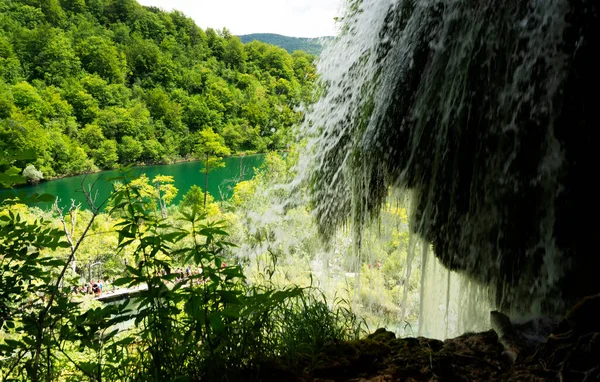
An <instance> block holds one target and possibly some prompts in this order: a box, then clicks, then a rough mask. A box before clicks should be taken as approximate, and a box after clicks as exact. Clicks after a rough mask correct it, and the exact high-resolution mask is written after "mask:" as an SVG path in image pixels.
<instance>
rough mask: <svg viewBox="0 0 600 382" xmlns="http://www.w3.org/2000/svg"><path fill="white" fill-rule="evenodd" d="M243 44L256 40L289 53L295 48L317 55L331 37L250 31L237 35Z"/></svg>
mask: <svg viewBox="0 0 600 382" xmlns="http://www.w3.org/2000/svg"><path fill="white" fill-rule="evenodd" d="M238 37H239V38H240V40H242V42H243V43H244V44H246V43H249V42H250V41H253V40H258V41H262V42H265V43H267V44H271V45H277V46H279V47H281V48H283V49H285V50H287V51H288V52H289V53H292V52H293V51H295V50H303V51H305V52H307V53H310V54H313V55H315V56H318V55H319V54H320V53H321V52H322V51H323V47H324V46H323V43H324V42H326V41H329V40H331V39H333V37H332V36H324V37H315V38H309V37H289V36H283V35H280V34H275V33H252V34H245V35H240V36H238Z"/></svg>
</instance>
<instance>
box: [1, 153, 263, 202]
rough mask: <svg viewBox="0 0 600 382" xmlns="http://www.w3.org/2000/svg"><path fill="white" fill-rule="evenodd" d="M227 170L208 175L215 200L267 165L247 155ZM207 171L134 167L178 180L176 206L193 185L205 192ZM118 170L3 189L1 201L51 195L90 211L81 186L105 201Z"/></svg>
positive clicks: (197, 166) (191, 166)
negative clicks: (15, 197)
mask: <svg viewBox="0 0 600 382" xmlns="http://www.w3.org/2000/svg"><path fill="white" fill-rule="evenodd" d="M224 161H225V167H222V168H218V169H216V170H213V171H211V172H210V173H209V175H208V192H209V193H210V194H211V195H212V196H213V197H214V198H215V200H225V199H228V198H230V197H231V195H232V193H233V187H234V186H235V185H236V184H237V183H238V182H240V181H242V180H248V179H251V178H252V177H253V176H254V169H255V168H258V167H260V165H262V163H263V162H264V155H245V156H236V157H229V158H225V159H224ZM203 168H204V165H203V164H202V163H201V162H183V163H175V164H168V165H157V166H143V167H134V168H133V169H132V175H134V176H140V175H142V174H146V175H147V176H148V178H149V179H150V180H152V179H153V178H154V177H155V176H156V175H170V176H172V177H173V178H174V179H175V187H177V189H178V190H179V191H178V193H177V197H176V198H175V200H173V202H172V204H177V203H179V201H180V200H181V199H182V198H183V195H185V194H186V192H188V190H189V189H190V188H191V187H192V186H193V185H198V186H200V187H201V188H202V189H204V181H205V178H204V174H203V173H200V170H201V169H203ZM121 175H122V174H121V173H120V172H119V171H102V172H98V173H94V174H88V175H78V176H73V177H68V178H62V179H56V180H50V181H48V182H43V183H40V184H38V185H34V186H25V187H19V188H17V189H14V190H0V200H3V199H6V198H7V197H10V196H14V195H19V196H21V197H24V196H31V195H33V194H35V193H37V194H51V195H54V196H58V198H59V199H60V205H62V206H66V205H68V204H70V200H71V199H74V200H76V201H78V202H81V204H82V208H87V203H86V201H85V196H84V194H83V192H82V185H83V187H85V189H86V190H87V189H88V187H89V186H90V185H92V184H94V182H96V183H95V185H94V192H93V193H94V194H95V193H96V192H97V199H96V200H97V201H103V200H105V199H106V198H107V197H108V196H109V195H110V193H111V191H112V190H113V186H112V182H111V181H109V180H108V179H110V178H115V177H118V176H121ZM37 206H38V207H41V208H44V209H46V208H48V207H50V204H45V203H40V204H38V205H37Z"/></svg>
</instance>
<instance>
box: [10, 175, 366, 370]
mask: <svg viewBox="0 0 600 382" xmlns="http://www.w3.org/2000/svg"><path fill="white" fill-rule="evenodd" d="M121 181H122V182H123V183H122V185H120V186H117V189H116V192H115V194H114V195H113V199H112V201H111V202H110V205H111V213H112V216H113V217H110V216H109V215H98V214H97V211H98V210H97V209H93V211H92V212H84V211H79V208H78V207H77V206H75V205H72V206H71V208H70V209H69V210H68V211H67V212H66V213H64V214H63V213H62V212H61V211H59V210H56V212H57V213H59V212H60V213H59V215H58V221H57V224H56V225H55V227H60V228H55V227H53V225H52V224H51V223H50V222H49V221H47V220H42V219H37V220H36V219H32V217H33V216H35V215H37V214H39V212H35V211H33V210H30V209H29V210H28V209H27V208H25V207H21V206H19V205H12V206H3V207H0V267H1V268H0V272H1V273H0V276H2V277H0V373H1V374H0V375H1V376H2V378H4V379H8V380H33V381H38V380H41V379H44V380H47V381H53V380H57V381H58V380H64V379H65V378H67V380H84V379H86V380H87V379H89V380H98V381H99V380H103V379H104V380H110V381H113V380H114V381H116V380H119V381H162V380H215V379H220V378H226V379H229V380H239V379H240V378H246V377H248V376H250V375H257V374H258V373H259V372H260V366H261V365H262V364H264V363H269V362H273V361H275V360H276V359H278V360H280V362H281V361H283V362H285V363H287V364H288V367H289V368H294V367H296V366H297V365H299V364H300V363H299V362H298V358H297V357H298V356H300V357H302V359H307V358H308V359H311V358H312V359H315V356H316V355H318V354H319V353H320V351H321V349H322V348H323V347H324V346H325V345H326V344H327V343H328V342H329V341H339V340H343V339H350V338H356V336H357V335H358V331H359V330H360V324H359V323H358V322H357V321H356V318H355V316H353V315H352V314H351V313H349V312H348V311H346V310H343V309H340V308H339V307H338V308H336V309H335V310H334V311H331V310H329V308H328V304H327V301H326V300H324V298H323V297H322V296H320V295H319V294H318V293H315V291H314V290H312V289H303V288H298V287H287V288H284V289H279V290H277V289H273V288H272V287H270V286H260V285H257V284H253V285H250V284H248V283H247V282H246V279H245V275H244V272H243V270H242V268H241V266H240V265H235V264H234V260H233V258H232V257H231V256H232V255H231V248H232V246H233V244H232V243H229V242H227V241H226V239H227V236H228V234H227V232H226V231H225V226H224V223H223V222H211V221H210V220H207V219H206V215H204V214H201V213H200V212H199V206H198V203H193V204H192V205H190V206H188V208H185V209H183V210H182V213H181V215H179V219H178V220H174V219H166V218H165V217H164V216H163V215H162V214H161V213H159V210H157V208H156V204H155V202H154V200H155V199H156V198H162V199H164V200H165V202H166V201H167V200H168V199H169V198H172V197H173V196H174V194H173V192H174V190H173V189H172V188H170V183H171V181H172V179H169V177H162V176H158V177H156V178H155V179H153V181H152V184H150V183H149V182H148V180H147V179H137V180H133V181H131V182H128V181H127V178H126V177H123V178H121ZM175 192H176V191H175ZM199 192H200V193H201V191H200V190H199ZM191 198H192V196H190V200H191ZM52 218H53V219H56V215H55V216H54V217H52ZM81 219H83V220H81ZM111 219H113V220H112V223H110V221H111ZM107 224H109V225H112V227H113V228H109V229H108V231H110V232H106V231H107V227H106V225H107ZM89 232H94V234H93V235H90V234H89ZM100 232H102V235H104V237H102V236H101V235H99V233H100ZM106 235H109V236H108V237H107V236H106ZM113 236H114V237H115V238H116V240H115V241H114V242H113V241H112V239H109V237H113ZM84 238H85V243H87V244H83V243H84V240H83V239H84ZM90 241H91V242H90ZM90 245H93V246H94V247H96V248H98V250H100V251H102V250H104V251H108V252H110V251H111V250H110V249H108V248H107V246H109V247H110V246H114V247H113V248H114V249H113V251H115V252H114V254H112V255H111V257H113V258H126V259H129V264H130V265H125V268H126V271H125V269H122V270H121V277H120V278H119V279H117V280H116V281H115V282H114V284H115V285H119V286H127V287H138V286H144V288H142V289H141V290H140V292H139V294H138V295H137V297H136V298H135V300H131V301H124V302H123V303H119V304H112V305H101V304H98V303H94V302H91V301H89V300H85V299H84V300H81V299H80V298H79V297H77V296H76V295H74V294H73V293H71V288H72V286H73V285H74V284H73V281H72V280H71V277H70V276H69V275H70V274H71V273H70V272H71V271H70V269H71V265H73V268H75V265H74V261H75V260H77V263H78V264H79V265H80V267H81V266H83V267H84V268H85V265H84V264H89V262H90V261H94V262H97V261H98V259H99V258H98V257H86V256H87V255H86V252H88V250H89V248H90V247H89V246H90ZM83 248H85V249H84V250H83V252H81V253H80V251H81V250H82V249H83ZM95 256H97V255H95ZM125 264H128V263H127V261H126V262H125ZM181 264H187V265H189V264H191V267H192V269H194V270H200V272H194V273H192V274H191V275H190V277H188V278H187V279H184V280H179V279H176V275H175V274H173V273H170V271H171V270H174V269H175V266H180V265H181ZM163 271H167V272H166V273H163ZM336 306H337V305H336ZM131 320H133V322H134V323H133V324H131ZM125 322H130V323H129V324H127V325H129V327H130V329H129V330H126V331H120V329H119V325H121V324H125Z"/></svg>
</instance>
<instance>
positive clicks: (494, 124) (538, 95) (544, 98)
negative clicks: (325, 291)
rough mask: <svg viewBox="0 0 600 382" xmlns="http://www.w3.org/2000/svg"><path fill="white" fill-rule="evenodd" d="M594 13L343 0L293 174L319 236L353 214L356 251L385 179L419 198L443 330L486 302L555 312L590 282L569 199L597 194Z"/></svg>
mask: <svg viewBox="0 0 600 382" xmlns="http://www.w3.org/2000/svg"><path fill="white" fill-rule="evenodd" d="M598 14H599V10H598V5H597V4H596V3H594V2H589V1H584V0H571V1H568V0H530V1H518V0H511V1H506V2H498V1H492V0H487V1H458V0H420V1H419V0H389V1H381V0H358V1H349V2H348V9H347V11H346V14H345V16H344V17H343V18H342V20H341V22H340V35H339V37H338V38H337V40H336V41H335V42H334V43H333V44H332V45H330V46H329V47H328V48H327V49H326V50H325V52H324V53H323V54H322V56H321V58H320V60H319V63H318V71H319V73H320V75H321V80H322V89H321V92H322V97H321V99H320V101H319V102H317V103H316V104H315V105H313V106H312V107H311V108H310V109H309V110H307V111H306V121H305V123H304V125H303V127H302V129H301V138H302V139H303V140H304V142H305V146H304V150H303V152H302V153H301V156H300V159H299V161H298V166H297V170H298V176H297V178H296V179H295V181H294V184H295V185H296V186H298V185H304V186H306V187H308V189H309V200H310V203H311V205H312V206H314V209H313V213H314V217H315V218H316V220H317V224H318V230H319V233H320V235H321V236H322V237H323V238H325V239H326V240H327V239H331V238H332V237H334V236H335V235H336V232H337V230H338V227H345V226H348V224H350V227H351V230H352V232H353V242H354V247H355V252H354V254H353V256H355V257H357V256H358V257H360V256H363V253H364V248H361V247H362V245H361V242H362V236H363V233H364V232H365V231H366V230H367V229H368V227H369V226H370V225H372V224H373V222H377V218H378V216H379V215H380V213H381V210H382V208H383V207H384V205H385V204H386V200H387V198H388V196H389V195H390V190H401V191H402V192H401V194H402V195H403V196H402V198H406V197H407V196H406V195H412V202H411V203H410V209H411V210H412V219H411V228H412V232H413V233H415V234H417V235H418V236H419V238H421V239H422V240H423V244H422V245H421V246H420V247H421V249H422V251H423V253H422V255H421V256H420V259H421V267H422V270H421V277H422V281H421V285H422V288H421V302H420V306H421V308H420V311H421V320H427V319H428V318H426V317H424V316H427V315H435V316H436V319H437V320H442V321H444V322H446V324H445V326H446V327H445V328H444V333H440V332H441V330H440V329H435V330H434V329H431V330H434V331H435V332H436V336H442V337H443V336H444V335H445V334H447V333H448V324H447V323H448V322H455V324H453V325H454V327H455V328H457V329H456V330H459V331H460V330H470V329H472V328H476V327H477V326H478V324H476V323H468V322H467V321H466V318H465V317H466V316H469V317H471V318H474V321H477V320H478V319H477V317H485V316H486V315H487V312H479V310H484V309H485V308H487V309H490V308H493V309H499V310H502V311H505V312H507V313H511V314H512V315H519V316H527V315H532V314H541V313H556V312H558V311H560V309H561V308H562V306H563V304H564V302H565V301H566V300H573V299H576V298H578V297H581V295H584V294H585V293H588V292H593V291H597V289H598V286H597V285H596V284H595V283H594V282H593V279H592V277H591V276H592V275H593V273H592V271H590V270H589V267H588V265H586V264H590V265H591V266H594V267H596V268H597V267H598V265H600V264H598V259H597V256H595V257H593V258H592V257H591V256H587V255H586V253H587V250H590V249H594V248H597V247H595V246H594V245H592V243H591V242H590V243H587V242H586V243H582V242H581V240H579V239H578V238H577V236H578V235H577V234H576V232H588V233H592V232H593V231H592V230H591V229H590V228H586V227H582V225H583V223H582V222H580V221H578V216H579V215H578V213H580V212H579V211H577V210H574V208H576V206H580V203H581V201H579V200H578V198H579V197H582V198H585V197H587V196H589V195H591V193H590V191H589V190H587V189H586V186H585V185H583V182H581V180H580V179H578V178H577V176H576V175H575V169H579V171H581V170H587V169H589V170H592V168H593V167H592V165H591V163H592V158H593V156H592V155H591V150H588V151H585V150H583V149H582V150H580V146H583V147H584V148H588V147H589V146H590V143H589V142H588V143H586V142H584V143H582V141H583V140H584V137H588V136H591V134H592V133H591V132H590V128H592V125H593V124H594V123H597V122H598V117H597V114H598V113H597V112H596V113H594V111H593V109H594V108H595V107H597V105H598V104H599V103H598V95H597V93H598V92H597V86H598V85H599V81H598V74H597V72H598V69H597V68H598V67H600V66H598V65H599V64H600V62H599V61H598V59H597V58H595V53H594V49H597V48H598V47H599V44H598V37H597V36H598V32H599V31H598V26H597V25H598V22H597V21H598V20H597V19H598ZM594 65H595V69H594ZM584 76H588V78H587V79H586V78H585V77H584ZM588 81H589V83H588ZM580 90H582V91H580ZM594 105H596V106H594ZM571 126H578V127H577V128H576V129H571ZM595 126H597V124H596V125H595ZM588 127H589V128H588ZM588 160H589V164H588ZM579 176H581V174H579ZM594 208H595V210H594V211H597V208H596V207H594ZM576 227H577V228H576ZM590 236H591V235H590ZM593 242H594V243H595V244H597V240H595V239H594V240H593ZM418 257H419V256H416V255H414V254H412V255H410V256H409V258H408V260H409V261H414V260H415V259H416V258H418ZM442 265H443V267H442ZM412 268H413V267H412V266H411V265H410V264H409V265H408V267H407V269H408V270H409V271H408V272H409V273H410V269H412ZM576 273H580V274H583V276H582V277H581V278H578V277H576V276H574V275H575V274H576ZM444 280H445V281H444ZM440 289H441V290H442V291H441V292H440V291H439V290H440ZM405 299H406V298H405ZM433 300H435V301H433ZM459 303H461V304H466V305H465V306H460V305H457V304H459ZM439 307H443V309H442V310H444V311H438V310H439V309H438V308H439ZM475 313H476V314H475ZM461 314H463V316H465V317H463V318H461V317H459V316H460V315H461ZM481 319H482V320H483V319H484V318H481ZM426 326H427V325H426V324H425V323H424V322H423V324H422V325H421V329H420V330H422V331H423V330H424V331H428V330H429V329H426Z"/></svg>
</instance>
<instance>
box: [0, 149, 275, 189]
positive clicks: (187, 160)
mask: <svg viewBox="0 0 600 382" xmlns="http://www.w3.org/2000/svg"><path fill="white" fill-rule="evenodd" d="M285 151H287V150H276V151H275V152H285ZM269 152H270V151H267V152H252V151H247V152H244V153H240V154H236V155H229V156H226V157H223V158H237V157H246V156H254V155H266V154H267V153H269ZM192 162H201V160H200V159H198V158H178V159H175V160H173V161H170V162H166V163H145V162H138V163H134V164H128V165H122V166H119V167H116V168H111V169H98V170H95V171H91V170H90V171H88V172H82V173H79V174H70V175H61V176H55V177H52V178H44V179H42V180H41V181H40V182H37V183H29V182H27V183H21V184H15V185H13V187H12V188H0V191H1V190H19V189H24V188H28V187H36V186H40V185H42V184H44V183H47V182H52V181H54V180H60V179H67V178H74V177H76V176H82V175H91V174H98V173H101V172H105V171H118V170H119V169H121V168H123V167H126V166H131V168H143V167H152V166H170V165H174V164H179V163H192Z"/></svg>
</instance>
